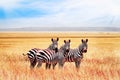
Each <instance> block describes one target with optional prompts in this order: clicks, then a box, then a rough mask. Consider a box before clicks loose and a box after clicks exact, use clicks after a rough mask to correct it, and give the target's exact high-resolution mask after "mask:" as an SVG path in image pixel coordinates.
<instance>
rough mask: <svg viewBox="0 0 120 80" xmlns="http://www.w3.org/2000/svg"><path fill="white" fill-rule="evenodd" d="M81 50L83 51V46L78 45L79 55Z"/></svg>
mask: <svg viewBox="0 0 120 80" xmlns="http://www.w3.org/2000/svg"><path fill="white" fill-rule="evenodd" d="M82 49H83V45H82V44H80V45H79V46H78V50H79V52H80V54H81V52H82Z"/></svg>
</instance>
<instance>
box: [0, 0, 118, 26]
mask: <svg viewBox="0 0 120 80" xmlns="http://www.w3.org/2000/svg"><path fill="white" fill-rule="evenodd" d="M119 22H120V1H119V0H7V1H5V0H2V1H0V26H1V27H0V28H20V27H83V26H84V27H120V23H119Z"/></svg>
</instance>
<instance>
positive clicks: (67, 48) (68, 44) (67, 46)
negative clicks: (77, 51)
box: [63, 40, 71, 56]
mask: <svg viewBox="0 0 120 80" xmlns="http://www.w3.org/2000/svg"><path fill="white" fill-rule="evenodd" d="M70 42H71V41H70V40H68V41H66V40H64V43H65V44H64V46H63V50H64V56H66V55H67V54H68V52H69V50H70Z"/></svg>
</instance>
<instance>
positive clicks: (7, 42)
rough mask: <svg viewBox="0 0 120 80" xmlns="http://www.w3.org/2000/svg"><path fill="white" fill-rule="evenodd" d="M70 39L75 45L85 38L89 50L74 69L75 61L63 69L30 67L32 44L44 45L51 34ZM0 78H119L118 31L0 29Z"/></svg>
mask: <svg viewBox="0 0 120 80" xmlns="http://www.w3.org/2000/svg"><path fill="white" fill-rule="evenodd" d="M56 37H59V47H60V46H61V45H62V44H63V40H64V39H66V40H68V39H71V48H77V47H78V45H79V44H80V43H81V39H86V38H88V52H87V53H85V54H84V58H83V59H82V62H81V65H80V69H79V71H78V72H77V71H76V68H75V64H74V63H67V62H66V63H65V65H64V67H63V69H59V68H58V66H56V68H55V70H52V69H51V70H45V64H43V65H42V67H41V68H35V69H34V70H30V68H29V61H28V58H27V56H23V55H22V54H23V53H27V51H28V50H30V49H31V48H41V49H45V48H47V47H48V46H49V44H50V43H51V38H56ZM0 80H120V33H119V32H118V33H110V32H109V33H107V32H106V33H104V32H99V33H97V32H95V33H94V32H93V33H92V32H91V33H90V32H54V33H52V32H39V33H37V32H0Z"/></svg>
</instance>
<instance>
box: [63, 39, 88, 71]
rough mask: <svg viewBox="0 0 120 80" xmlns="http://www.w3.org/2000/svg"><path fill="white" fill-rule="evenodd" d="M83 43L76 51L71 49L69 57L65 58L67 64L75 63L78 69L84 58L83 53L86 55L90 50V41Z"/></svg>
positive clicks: (83, 41)
mask: <svg viewBox="0 0 120 80" xmlns="http://www.w3.org/2000/svg"><path fill="white" fill-rule="evenodd" d="M81 41H82V44H80V45H79V47H78V48H76V49H70V51H69V53H68V55H67V57H66V58H65V62H75V66H76V68H77V69H79V67H80V63H81V59H82V58H83V53H86V52H87V48H88V45H87V42H88V39H86V40H83V39H82V40H81Z"/></svg>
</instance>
